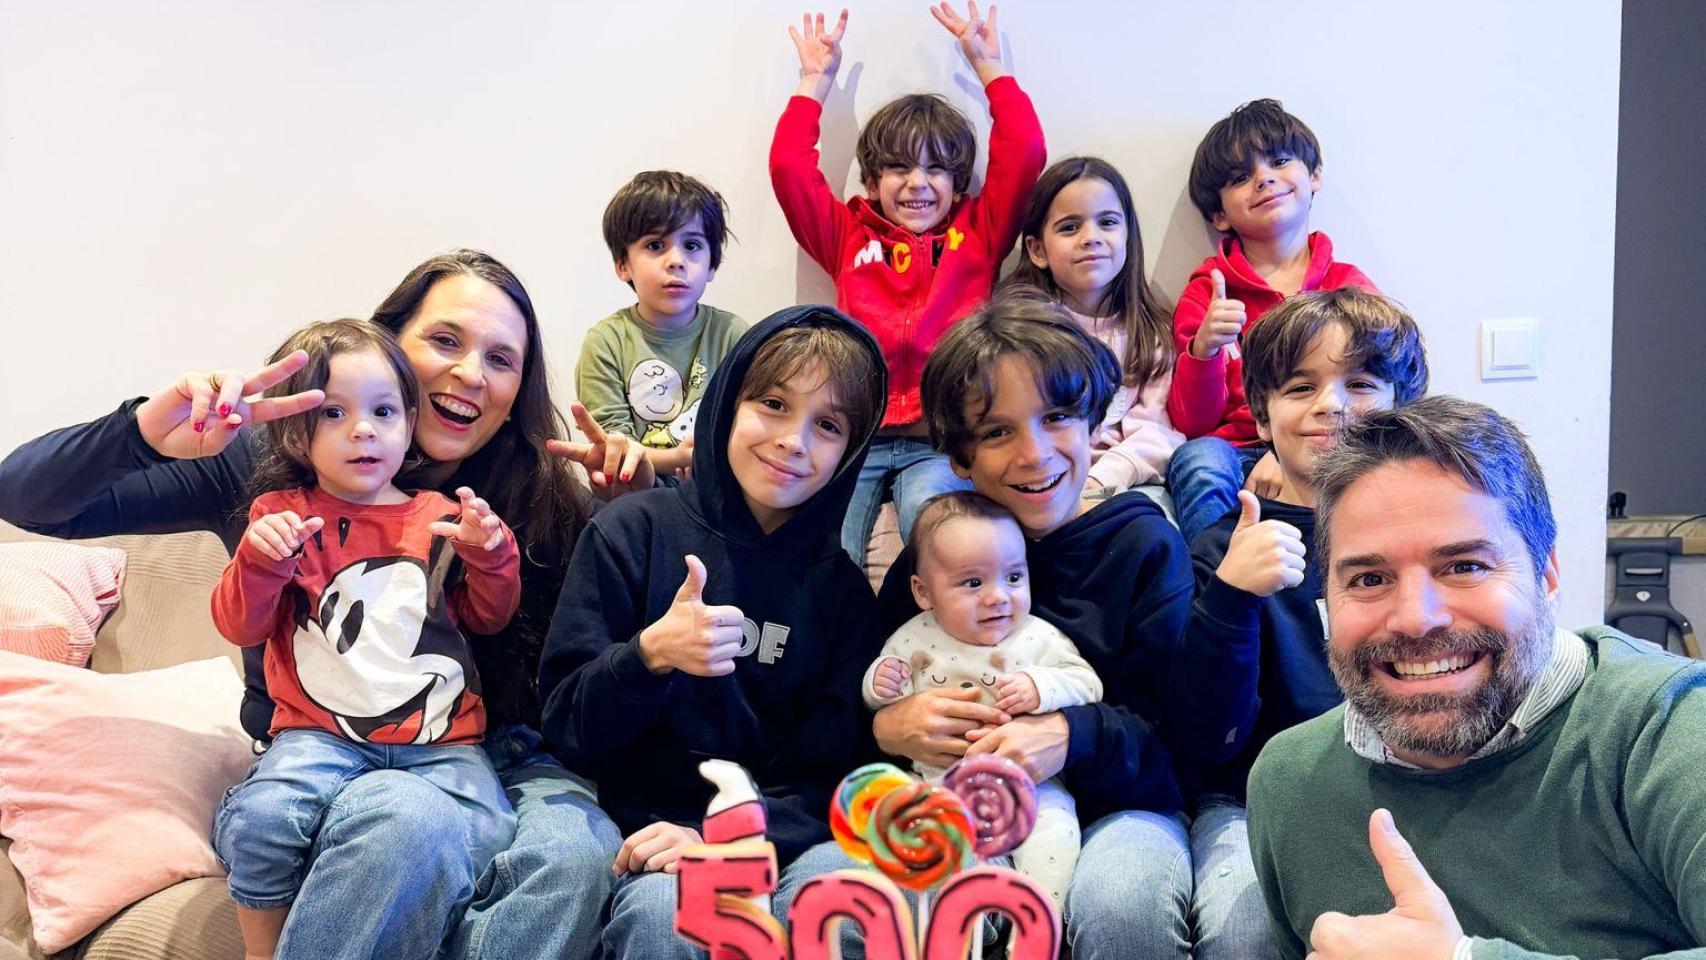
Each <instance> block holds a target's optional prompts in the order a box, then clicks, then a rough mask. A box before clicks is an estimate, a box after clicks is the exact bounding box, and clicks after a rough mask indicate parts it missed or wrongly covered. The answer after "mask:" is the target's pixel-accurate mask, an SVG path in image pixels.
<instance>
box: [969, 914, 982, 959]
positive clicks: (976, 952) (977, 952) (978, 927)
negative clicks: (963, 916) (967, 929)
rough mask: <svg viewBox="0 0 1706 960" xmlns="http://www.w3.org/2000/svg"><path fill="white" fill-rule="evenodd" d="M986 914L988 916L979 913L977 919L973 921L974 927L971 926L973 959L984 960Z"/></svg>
mask: <svg viewBox="0 0 1706 960" xmlns="http://www.w3.org/2000/svg"><path fill="white" fill-rule="evenodd" d="M984 916H986V915H985V914H981V913H980V914H978V915H977V919H976V920H975V921H973V923H972V928H971V960H983V918H984Z"/></svg>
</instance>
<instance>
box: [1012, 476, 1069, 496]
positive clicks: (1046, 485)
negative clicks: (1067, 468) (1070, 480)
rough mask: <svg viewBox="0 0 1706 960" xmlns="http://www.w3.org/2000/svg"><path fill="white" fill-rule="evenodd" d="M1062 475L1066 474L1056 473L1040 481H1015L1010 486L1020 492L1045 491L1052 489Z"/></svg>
mask: <svg viewBox="0 0 1706 960" xmlns="http://www.w3.org/2000/svg"><path fill="white" fill-rule="evenodd" d="M1064 476H1066V474H1064V473H1057V474H1055V475H1054V476H1052V477H1050V478H1048V479H1047V480H1044V481H1042V482H1041V483H1015V484H1013V485H1012V486H1013V489H1015V490H1017V491H1019V492H1020V493H1046V492H1047V491H1049V490H1053V489H1054V488H1055V485H1056V484H1058V483H1060V479H1061V478H1062V477H1064Z"/></svg>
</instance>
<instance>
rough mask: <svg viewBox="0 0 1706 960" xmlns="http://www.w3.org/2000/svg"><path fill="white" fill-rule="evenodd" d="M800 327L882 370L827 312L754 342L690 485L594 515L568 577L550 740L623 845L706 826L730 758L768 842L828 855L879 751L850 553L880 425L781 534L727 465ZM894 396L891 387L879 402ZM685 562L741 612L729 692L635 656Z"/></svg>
mask: <svg viewBox="0 0 1706 960" xmlns="http://www.w3.org/2000/svg"><path fill="white" fill-rule="evenodd" d="M802 324H814V325H822V326H833V327H837V328H840V329H842V330H845V331H846V332H847V333H848V334H850V335H851V336H853V337H855V338H856V339H857V340H858V342H859V343H860V344H862V345H863V346H864V347H865V349H867V350H869V351H870V352H871V356H872V357H873V358H874V359H875V360H876V365H877V369H878V370H882V369H883V367H882V354H881V352H880V351H879V350H878V348H877V344H876V341H875V340H873V339H872V338H871V336H870V334H868V333H866V332H865V331H864V329H863V328H862V327H860V326H859V325H857V324H856V323H854V322H853V321H852V320H850V319H848V318H847V317H846V316H844V315H842V314H840V313H838V312H836V311H835V310H833V309H832V308H830V307H823V306H806V307H794V308H790V309H787V310H784V311H782V312H780V313H778V314H776V315H774V316H772V317H770V318H769V319H767V320H765V321H763V322H762V323H759V324H758V325H756V326H754V327H753V328H752V329H751V330H749V331H747V333H746V335H745V336H743V337H741V339H740V340H739V342H737V343H736V344H735V347H734V349H733V351H731V352H730V353H729V355H728V356H727V357H725V358H724V360H723V362H722V364H721V365H719V366H718V368H717V371H716V373H715V374H714V375H713V376H712V378H711V384H710V386H709V387H708V388H707V390H706V393H705V397H704V400H703V402H702V403H701V405H700V409H699V418H698V421H697V423H696V424H695V425H694V434H693V438H694V451H693V478H692V479H691V480H688V481H686V482H684V483H682V484H681V485H680V486H678V487H674V488H669V489H657V490H648V491H642V492H640V493H635V494H630V495H628V496H626V497H623V498H621V499H620V500H617V501H616V502H615V503H612V504H611V505H610V506H609V507H606V508H605V509H603V510H601V511H599V512H598V514H597V515H596V516H594V517H593V520H592V522H591V524H589V525H588V527H587V529H586V531H585V533H583V534H582V535H581V538H580V542H579V543H578V544H577V545H576V547H575V552H574V556H573V557H572V558H571V559H570V561H569V571H568V575H567V576H566V577H565V578H564V581H563V593H562V597H561V599H560V600H559V602H558V605H557V614H556V617H555V619H554V620H553V621H552V623H551V631H550V635H549V637H548V638H547V640H546V644H545V653H544V656H543V658H542V660H541V664H540V678H539V684H540V691H541V694H542V696H543V698H544V728H543V729H544V733H545V737H546V739H547V741H548V742H549V743H550V744H551V747H552V748H553V749H554V750H555V751H556V752H557V754H558V755H559V756H560V757H561V758H562V760H563V762H564V763H566V764H568V765H569V766H570V767H572V768H573V769H575V770H578V771H580V772H582V773H584V774H586V775H588V776H590V777H592V778H593V779H594V780H596V781H597V782H598V802H599V806H601V807H603V808H604V810H605V811H606V812H607V813H609V814H610V816H611V818H612V819H613V820H615V821H616V824H617V826H618V827H620V828H621V829H622V831H623V833H625V834H631V833H633V832H634V831H636V830H639V829H640V828H642V827H644V826H646V825H647V824H650V823H654V822H658V821H667V822H671V823H678V824H682V825H685V826H692V827H695V828H697V827H698V825H699V823H700V821H701V820H702V819H703V818H704V814H705V805H706V803H707V802H708V801H709V800H710V799H711V795H712V792H713V791H712V788H711V785H710V784H708V783H706V782H705V780H704V779H702V778H701V777H700V776H699V773H698V765H699V763H700V762H701V761H704V760H707V759H711V758H718V759H724V760H732V761H734V762H736V763H739V764H741V765H742V766H744V767H746V768H747V770H748V771H750V772H751V773H752V776H753V779H754V780H755V781H756V782H757V784H758V787H759V789H760V791H761V792H762V793H763V795H764V799H765V804H766V807H767V813H768V818H769V835H770V840H771V841H772V842H774V843H775V844H776V850H777V854H778V856H779V857H780V858H781V859H782V860H783V861H785V862H786V861H791V860H793V859H794V858H795V857H797V856H799V854H800V853H801V852H803V851H804V850H805V849H806V848H808V847H810V846H812V845H813V844H816V843H818V842H821V841H824V840H828V839H829V836H830V834H829V827H828V824H827V817H828V812H829V795H830V793H831V791H832V790H833V789H834V786H835V784H836V783H837V781H839V780H840V778H841V777H843V776H845V775H846V774H847V772H848V771H849V770H851V769H852V768H853V767H854V766H856V765H857V764H858V763H859V762H860V761H861V760H863V759H865V758H866V757H867V756H868V755H869V754H870V752H871V749H872V748H871V746H870V742H871V741H870V731H869V724H868V723H867V722H866V719H865V708H864V703H863V701H862V700H861V699H860V695H859V683H860V680H861V678H862V677H863V675H864V672H865V667H866V666H867V665H868V664H869V663H870V662H871V659H872V658H873V657H875V656H876V654H877V652H878V650H879V649H880V648H881V645H882V644H881V640H882V635H881V634H878V633H876V632H875V631H874V630H873V629H872V627H871V613H872V610H873V607H874V600H873V598H872V596H871V588H870V585H869V584H868V583H867V582H866V580H865V578H864V575H863V574H862V573H861V572H860V570H859V568H858V567H857V566H856V565H854V563H853V561H852V560H850V559H849V558H848V556H847V554H846V553H845V552H844V551H842V550H841V548H840V545H839V537H840V530H841V521H842V517H843V516H844V515H845V514H846V512H847V503H848V501H849V500H850V499H851V498H852V495H853V485H854V482H855V481H856V480H857V479H858V475H859V467H860V465H861V464H862V463H863V462H864V460H865V451H866V449H867V447H868V446H869V445H870V439H871V433H872V432H874V430H875V425H876V424H877V423H878V422H880V419H881V418H880V416H879V417H877V418H875V419H873V420H872V421H871V423H872V429H871V430H870V431H867V432H866V435H865V436H863V437H854V438H849V447H848V452H847V453H846V454H844V455H843V458H842V462H841V464H840V465H839V467H838V468H837V470H836V472H835V474H834V476H833V477H831V479H830V480H829V482H828V483H827V484H826V485H825V486H824V488H823V489H822V490H819V491H818V492H817V494H815V495H814V496H812V497H811V498H810V499H808V500H807V501H806V502H804V503H803V504H801V505H800V506H799V507H798V508H796V509H795V511H794V513H793V514H792V515H791V516H790V517H789V518H788V519H787V520H786V521H784V522H783V523H782V525H781V526H779V527H777V528H776V529H775V530H774V531H772V532H771V533H769V534H765V533H764V532H763V530H762V529H761V528H760V527H759V525H758V522H757V521H756V520H755V519H753V516H752V512H751V510H750V509H748V507H747V505H746V499H745V497H744V496H743V494H742V493H741V489H740V486H739V484H738V483H737V482H736V480H735V477H734V473H733V472H732V471H731V470H730V468H729V464H728V456H727V449H728V444H729V432H730V429H731V427H732V426H733V421H734V416H735V412H736V408H737V406H738V402H739V397H740V388H741V385H742V382H743V381H744V380H745V378H746V372H747V368H748V367H749V366H750V365H751V364H752V361H753V358H754V356H755V354H756V353H757V352H758V349H759V347H760V346H761V345H763V343H764V342H765V341H766V340H768V339H769V338H771V337H773V336H775V335H776V334H777V333H779V332H781V331H782V330H784V329H786V328H788V327H792V326H797V325H802ZM885 393H886V385H884V384H878V385H877V389H876V391H875V395H876V396H878V397H881V396H884V395H885ZM688 554H693V555H694V556H697V557H698V558H699V559H700V560H701V561H703V562H704V564H705V569H706V573H707V581H706V584H705V590H704V600H705V603H706V604H708V605H724V604H727V605H732V606H735V607H739V608H740V610H741V612H742V613H743V614H744V615H745V617H746V620H747V626H746V630H747V643H746V645H745V646H743V648H742V651H741V655H740V656H739V657H737V658H736V660H735V669H734V672H733V673H731V674H729V675H727V676H722V677H697V676H692V675H689V674H686V673H682V672H680V671H674V670H672V671H669V672H667V673H664V674H662V675H659V674H654V673H652V672H651V671H650V670H649V669H648V668H647V667H646V665H645V662H644V661H643V659H642V658H641V655H640V646H639V635H640V632H641V631H642V630H643V629H644V628H645V627H646V626H648V625H649V624H651V623H653V622H655V621H656V620H658V619H659V618H660V617H662V616H663V615H664V613H666V612H667V611H668V610H669V608H670V605H671V604H672V603H673V601H674V599H675V595H676V592H677V590H679V589H680V587H681V583H682V581H683V580H684V579H685V578H686V576H687V566H686V562H685V559H684V558H685V557H686V556H687V555H688Z"/></svg>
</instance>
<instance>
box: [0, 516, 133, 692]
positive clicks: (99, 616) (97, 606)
mask: <svg viewBox="0 0 1706 960" xmlns="http://www.w3.org/2000/svg"><path fill="white" fill-rule="evenodd" d="M123 584H124V551H123V550H115V549H113V548H112V547H85V546H81V545H79V544H75V543H7V544H0V650H6V651H10V652H12V653H21V654H24V655H26V656H31V657H37V658H39V659H42V660H52V661H54V662H55V663H69V664H71V665H72V666H76V667H81V666H84V665H85V664H87V663H88V662H89V654H90V653H91V652H92V651H93V650H94V649H95V631H96V630H98V629H100V626H101V621H102V620H103V619H105V618H106V615H107V614H108V613H109V612H110V611H111V610H112V609H113V608H114V607H116V606H118V596H119V587H120V586H122V585H123Z"/></svg>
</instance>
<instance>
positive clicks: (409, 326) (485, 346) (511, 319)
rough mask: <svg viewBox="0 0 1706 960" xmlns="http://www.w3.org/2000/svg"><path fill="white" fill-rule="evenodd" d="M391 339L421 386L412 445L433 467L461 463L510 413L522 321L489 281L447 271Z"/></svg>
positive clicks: (521, 358) (523, 353) (523, 350)
mask: <svg viewBox="0 0 1706 960" xmlns="http://www.w3.org/2000/svg"><path fill="white" fill-rule="evenodd" d="M397 340H398V341H399V342H400V343H401V344H402V345H403V352H404V353H405V354H407V355H408V357H409V365H410V366H412V367H414V368H415V376H417V377H419V378H420V381H421V409H420V414H419V416H418V417H416V419H415V445H416V446H418V447H420V449H421V452H422V453H424V454H426V455H427V456H428V457H430V458H432V459H433V460H436V461H438V462H440V463H444V464H452V465H453V464H459V463H461V462H462V461H463V460H465V459H467V458H468V457H469V456H471V455H472V454H473V453H474V452H475V451H477V450H479V449H480V448H481V447H483V446H485V445H486V441H488V440H490V439H491V438H492V435H493V434H495V433H497V431H498V428H499V427H501V426H502V425H503V422H504V420H506V419H508V417H509V415H510V408H511V407H512V406H514V404H515V395H516V393H517V392H519V391H520V389H521V371H522V367H523V365H524V364H526V362H527V321H526V320H524V319H523V318H522V315H521V310H520V308H518V307H517V306H516V305H515V301H513V300H511V299H510V298H509V295H508V294H506V293H504V292H503V291H502V290H500V289H498V288H497V287H496V286H494V285H493V284H491V283H490V282H488V281H486V280H482V279H480V278H479V277H475V276H470V275H468V274H461V273H459V274H452V275H450V276H448V277H445V278H443V279H441V280H439V281H438V282H437V283H435V284H433V285H432V289H430V290H428V291H427V295H426V299H424V300H422V301H421V306H420V309H419V310H416V311H415V315H414V317H412V318H411V319H410V320H409V322H408V323H405V324H404V325H403V329H402V330H401V331H400V332H399V333H398V334H397Z"/></svg>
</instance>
